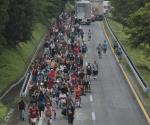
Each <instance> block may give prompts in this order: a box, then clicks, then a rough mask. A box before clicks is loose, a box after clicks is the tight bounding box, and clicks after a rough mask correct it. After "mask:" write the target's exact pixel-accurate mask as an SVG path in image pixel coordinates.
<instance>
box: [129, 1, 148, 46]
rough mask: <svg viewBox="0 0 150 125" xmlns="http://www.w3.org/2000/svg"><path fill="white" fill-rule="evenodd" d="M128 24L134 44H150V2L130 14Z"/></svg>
mask: <svg viewBox="0 0 150 125" xmlns="http://www.w3.org/2000/svg"><path fill="white" fill-rule="evenodd" d="M128 26H129V29H128V33H129V34H130V36H131V37H130V38H131V39H132V41H133V44H134V46H139V45H141V43H144V44H148V45H150V2H149V3H146V4H145V6H144V7H142V8H140V9H139V10H138V11H136V12H135V13H133V14H131V15H130V18H129V22H128Z"/></svg>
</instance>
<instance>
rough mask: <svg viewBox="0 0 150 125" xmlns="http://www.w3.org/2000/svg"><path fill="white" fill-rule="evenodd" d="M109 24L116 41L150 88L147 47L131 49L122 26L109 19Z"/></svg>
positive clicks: (149, 59)
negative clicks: (123, 48) (119, 42)
mask: <svg viewBox="0 0 150 125" xmlns="http://www.w3.org/2000/svg"><path fill="white" fill-rule="evenodd" d="M109 23H110V25H111V27H112V29H113V31H114V32H115V34H116V35H117V37H118V39H119V40H120V41H121V42H122V44H123V45H124V47H125V49H126V50H127V52H128V54H129V57H130V58H131V59H132V60H133V62H134V64H135V65H136V66H137V68H138V69H139V71H140V73H141V74H142V76H143V78H144V79H145V81H146V82H147V84H148V85H149V86H150V77H149V75H150V57H148V55H147V51H148V47H144V46H139V47H136V48H133V47H132V44H131V43H130V39H129V35H127V34H126V33H125V31H124V29H125V28H124V27H123V26H122V24H120V23H118V22H116V21H114V20H112V19H109Z"/></svg>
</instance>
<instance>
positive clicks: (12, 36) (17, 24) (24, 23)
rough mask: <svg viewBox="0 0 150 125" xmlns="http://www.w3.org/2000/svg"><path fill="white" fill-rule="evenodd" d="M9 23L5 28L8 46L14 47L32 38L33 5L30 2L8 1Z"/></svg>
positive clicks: (24, 0) (30, 0) (20, 0)
mask: <svg viewBox="0 0 150 125" xmlns="http://www.w3.org/2000/svg"><path fill="white" fill-rule="evenodd" d="M9 1H10V4H9V8H8V14H9V21H8V23H7V25H6V28H5V37H6V39H7V42H8V44H10V45H13V46H15V45H16V44H18V43H19V42H24V41H26V40H28V39H30V38H31V36H32V26H33V4H32V0H9Z"/></svg>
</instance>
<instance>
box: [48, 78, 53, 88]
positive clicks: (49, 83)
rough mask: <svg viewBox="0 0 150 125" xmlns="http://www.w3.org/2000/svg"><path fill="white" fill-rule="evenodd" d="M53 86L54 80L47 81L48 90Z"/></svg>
mask: <svg viewBox="0 0 150 125" xmlns="http://www.w3.org/2000/svg"><path fill="white" fill-rule="evenodd" d="M53 85H54V80H52V79H50V80H49V81H48V89H51V88H52V87H53Z"/></svg>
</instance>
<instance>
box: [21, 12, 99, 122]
mask: <svg viewBox="0 0 150 125" xmlns="http://www.w3.org/2000/svg"><path fill="white" fill-rule="evenodd" d="M86 52H87V46H86V43H85V41H84V32H83V29H82V28H81V26H80V24H79V23H78V22H76V20H75V18H74V15H73V14H71V13H65V12H64V13H62V14H61V15H60V16H59V18H58V19H57V21H56V23H55V25H53V26H52V27H51V28H50V29H49V33H48V36H47V37H46V39H45V43H44V52H43V56H42V57H41V58H37V59H35V60H34V61H33V62H32V65H31V68H30V70H31V75H32V80H31V81H30V83H29V85H28V97H26V98H28V100H29V102H30V103H29V104H28V105H27V104H26V103H25V101H24V97H22V98H21V101H20V102H19V103H18V109H19V111H20V119H21V120H23V121H24V120H25V116H24V113H25V112H27V113H28V119H29V123H30V124H31V125H35V124H36V122H37V121H38V119H39V117H41V116H42V117H44V119H45V121H46V123H47V125H51V124H52V120H54V119H57V110H58V109H60V110H61V114H62V115H63V116H66V117H67V119H68V125H73V120H74V115H75V108H77V107H80V106H81V96H85V95H86V94H87V93H90V92H91V86H90V83H91V81H90V79H91V75H92V74H93V78H94V79H95V80H96V78H97V75H98V64H97V62H96V61H94V62H93V64H90V63H87V65H86V66H85V65H84V55H85V53H86Z"/></svg>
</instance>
